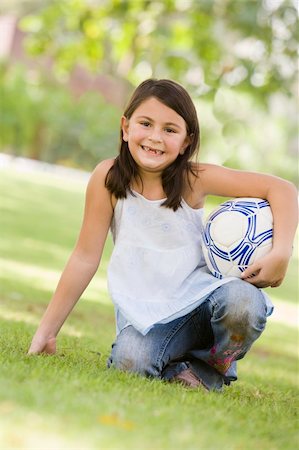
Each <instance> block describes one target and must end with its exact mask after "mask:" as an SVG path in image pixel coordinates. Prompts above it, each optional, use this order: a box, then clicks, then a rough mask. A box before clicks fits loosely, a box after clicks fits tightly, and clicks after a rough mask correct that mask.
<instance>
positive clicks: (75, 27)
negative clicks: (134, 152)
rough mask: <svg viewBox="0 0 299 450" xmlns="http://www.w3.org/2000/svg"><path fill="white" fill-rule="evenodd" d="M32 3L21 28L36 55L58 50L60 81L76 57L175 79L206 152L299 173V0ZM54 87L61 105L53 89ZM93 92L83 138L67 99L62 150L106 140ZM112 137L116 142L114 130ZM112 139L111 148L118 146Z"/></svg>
mask: <svg viewBox="0 0 299 450" xmlns="http://www.w3.org/2000/svg"><path fill="white" fill-rule="evenodd" d="M13 3H15V4H19V2H18V0H13ZM23 3H24V2H22V4H23ZM25 3H26V4H27V10H26V11H27V14H26V15H25V16H23V18H22V19H21V21H20V26H21V28H22V29H23V30H25V31H26V32H27V36H28V38H27V44H26V46H27V49H28V51H29V52H30V53H31V55H36V56H37V57H40V56H44V55H46V56H49V57H51V59H52V61H53V70H54V74H55V76H56V78H57V80H63V81H64V82H65V80H66V79H67V77H68V75H70V74H71V73H72V70H73V69H74V68H75V67H76V66H77V65H80V66H81V67H82V66H83V67H85V68H86V69H87V70H88V71H92V72H93V73H94V74H106V75H109V76H112V77H113V78H114V79H116V80H120V81H123V80H127V81H129V83H130V84H129V85H128V87H127V88H128V91H129V90H130V86H131V87H132V88H133V87H134V86H136V85H137V84H138V83H139V82H141V81H142V80H143V79H145V78H148V77H158V78H163V77H167V78H173V79H176V80H177V81H179V82H181V83H182V84H183V85H184V86H185V87H186V88H187V89H188V91H189V92H190V94H191V95H192V97H193V99H194V101H195V103H196V106H197V109H198V113H199V118H200V122H201V126H202V130H203V131H202V144H203V145H202V148H203V151H202V159H207V160H209V161H211V162H215V163H219V164H227V165H231V166H233V167H239V168H246V169H248V168H250V169H252V170H265V168H266V170H267V171H270V172H273V173H276V174H277V175H281V176H284V177H286V178H289V179H291V180H293V181H295V182H296V181H297V178H298V170H297V159H298V154H297V152H298V148H297V146H298V143H297V141H298V137H297V117H298V103H297V101H298V93H297V91H298V78H297V77H298V71H297V48H298V26H297V25H298V19H297V10H296V9H297V0H250V1H246V0H52V1H49V0H43V1H37V0H27V1H26V2H25ZM30 5H31V6H30ZM22 8H23V9H22V14H24V8H25V6H24V5H23V6H22ZM29 92H30V89H29ZM128 94H129V92H128ZM51 95H52V101H53V102H54V103H55V101H56V100H54V97H55V92H54V91H52V94H51ZM86 98H87V97H86ZM89 100H90V102H91V103H90V107H89V109H90V111H91V110H92V111H93V112H90V114H89V115H88V113H87V112H86V118H87V117H88V121H85V119H84V114H85V113H84V110H85V109H86V111H88V107H87V104H88V101H87V100H86V103H85V104H84V106H83V110H82V109H81V116H80V117H81V119H80V120H81V123H82V121H83V122H84V121H85V122H84V123H85V125H86V126H84V127H83V128H84V132H85V138H84V139H83V138H82V136H81V134H78V130H79V129H80V127H79V128H78V127H77V125H76V121H77V119H76V114H79V113H78V112H76V113H75V112H73V111H72V108H71V107H68V106H66V105H67V102H66V103H65V102H62V106H61V108H65V113H64V118H63V120H61V121H60V122H59V123H64V125H65V126H64V127H62V128H60V133H63V132H64V131H65V132H66V130H68V133H69V134H68V138H67V137H63V136H62V134H59V133H58V131H57V133H58V134H57V136H60V137H59V138H58V137H57V140H58V141H60V143H61V148H59V146H57V152H59V151H62V149H63V148H65V149H66V148H68V149H69V150H68V152H69V157H68V158H69V159H71V147H72V145H73V144H67V143H68V142H69V143H70V142H72V143H73V142H74V141H76V145H77V147H78V148H79V147H80V145H81V144H80V142H82V141H84V143H85V145H84V147H83V150H84V151H86V154H87V155H88V154H89V155H90V151H91V147H92V144H91V142H96V139H99V138H101V139H102V140H103V142H104V141H105V139H104V138H103V135H102V134H101V135H100V134H97V132H98V129H97V128H96V126H95V127H93V125H92V118H94V117H97V116H98V109H97V106H98V105H97V104H95V103H94V102H92V98H91V96H90V97H89ZM24 102H25V99H24ZM50 103H51V102H50V101H49V110H50V111H51V104H50ZM79 106H80V107H82V105H79ZM93 108H94V109H93ZM32 111H34V108H33V109H32ZM32 114H33V113H32ZM66 115H67V116H68V119H67V118H66ZM54 116H55V114H54ZM11 117H12V115H11ZM8 119H9V118H8ZM20 119H21V118H20ZM9 120H12V119H11V118H10V119H9ZM51 120H52V119H51ZM51 120H50V115H49V116H48V117H47V121H46V123H47V124H48V125H49V124H50V123H51V124H52V125H51V127H54V128H53V129H55V130H58V128H59V123H58V121H57V124H56V125H55V126H54V122H55V121H54V122H51ZM67 120H69V123H68V125H66V121H67ZM106 125H107V123H106ZM39 128H40V130H41V129H42V127H39ZM46 128H47V127H46ZM51 129H52V128H51ZM108 129H110V130H111V132H110V133H111V135H114V134H115V133H116V130H117V129H118V124H117V125H116V119H113V120H112V121H111V123H110V124H108V125H107V126H106V130H105V132H106V133H107V132H108V131H107V130H108ZM72 130H73V131H72ZM103 131H104V130H103ZM28 132H29V131H28ZM9 133H11V131H8V134H9ZM113 133H114V134H113ZM76 136H77V140H76ZM54 140H55V139H54V138H52V142H53V141H54ZM108 141H109V142H113V143H114V142H115V140H113V139H112V140H111V139H110V138H109V137H108V138H107V142H108ZM36 142H38V134H37V138H36ZM90 145H91V147H90V149H89V146H90ZM94 145H96V144H94ZM107 145H108V144H107ZM33 146H34V145H33ZM108 147H109V149H110V150H109V151H110V155H111V154H112V155H113V154H115V151H113V150H112V147H111V145H110V146H109V145H108V146H107V149H108ZM47 148H48V147H47ZM49 148H50V147H49ZM78 151H79V150H78ZM66 153H67V152H66ZM108 153H109V152H108ZM105 154H106V153H105ZM86 157H87V158H88V156H86ZM101 157H103V155H101ZM48 158H50V154H48ZM68 158H67V157H62V158H61V160H63V161H64V160H68ZM92 161H95V159H92V157H91V155H90V163H91V162H92Z"/></svg>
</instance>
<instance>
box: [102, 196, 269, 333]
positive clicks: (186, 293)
mask: <svg viewBox="0 0 299 450" xmlns="http://www.w3.org/2000/svg"><path fill="white" fill-rule="evenodd" d="M163 201H164V199H162V200H148V199H146V198H145V197H143V196H142V195H141V194H139V193H137V192H134V196H133V195H132V194H130V193H129V192H128V193H127V198H126V199H120V200H118V201H117V203H116V206H115V211H114V217H113V221H112V225H111V232H112V236H113V241H114V249H113V252H112V255H111V259H110V262H109V266H108V273H107V275H108V290H109V292H110V296H111V298H112V301H113V303H114V305H115V312H116V323H117V333H118V332H120V331H121V329H122V328H124V327H125V326H127V325H129V324H131V325H133V326H134V328H136V329H137V330H138V331H140V332H141V333H142V334H144V335H145V334H146V333H147V332H148V331H149V330H150V329H151V328H152V327H153V326H154V325H155V324H157V323H167V322H170V321H171V320H174V319H176V318H178V317H182V316H183V315H185V314H188V313H189V312H191V311H192V310H193V309H195V308H196V307H197V306H199V305H200V304H201V303H202V302H203V301H204V300H205V299H206V298H207V296H208V295H209V294H210V293H211V292H212V291H214V290H215V289H216V288H218V287H219V286H221V285H223V284H225V283H228V282H229V281H232V280H234V279H235V278H234V277H228V278H224V279H222V280H218V279H216V278H215V277H214V276H213V275H211V274H210V272H209V270H208V268H207V266H206V264H205V261H204V258H203V254H202V250H201V233H202V227H203V222H202V219H203V209H193V208H191V207H190V206H189V205H188V204H187V203H186V202H185V201H184V200H183V201H182V207H181V208H179V209H178V210H177V211H173V210H172V209H170V208H165V207H163V206H161V204H162V203H163ZM271 306H272V304H270V309H271ZM272 309H273V308H272ZM271 312H272V310H271ZM271 312H270V313H271Z"/></svg>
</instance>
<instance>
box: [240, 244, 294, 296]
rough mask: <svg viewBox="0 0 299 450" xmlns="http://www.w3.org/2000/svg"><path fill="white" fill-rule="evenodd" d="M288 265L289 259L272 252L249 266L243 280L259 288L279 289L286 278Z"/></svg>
mask: <svg viewBox="0 0 299 450" xmlns="http://www.w3.org/2000/svg"><path fill="white" fill-rule="evenodd" d="M288 263H289V258H288V257H285V256H284V255H282V254H281V253H280V252H275V251H274V250H272V251H271V252H270V253H268V254H267V255H266V256H264V257H263V258H261V259H259V260H258V261H256V262H255V263H254V264H252V265H251V266H249V267H248V268H247V269H246V270H245V271H244V272H243V274H242V279H243V280H245V281H247V282H248V283H251V284H254V285H255V286H257V287H259V288H266V287H269V286H271V287H278V286H280V285H281V283H282V281H283V279H284V277H285V274H286V271H287V267H288Z"/></svg>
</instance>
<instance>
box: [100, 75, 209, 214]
mask: <svg viewBox="0 0 299 450" xmlns="http://www.w3.org/2000/svg"><path fill="white" fill-rule="evenodd" d="M150 97H154V98H156V99H157V100H159V101H160V102H162V103H164V105H166V106H168V107H169V108H171V109H173V110H174V111H175V112H176V113H177V114H179V115H180V116H181V117H182V118H183V119H184V120H185V122H186V128H187V135H188V136H189V139H190V144H189V145H188V147H187V148H186V149H185V152H184V154H183V155H181V154H179V155H178V157H177V158H176V160H175V161H173V163H171V164H170V165H169V166H168V167H167V168H166V169H164V171H163V173H162V186H163V190H164V192H165V194H166V197H167V198H166V200H165V201H164V203H163V206H165V207H167V208H172V209H173V210H174V211H176V210H177V209H178V208H179V207H180V206H181V201H182V195H183V190H184V187H185V183H186V180H188V182H189V179H190V178H189V177H190V175H191V173H192V174H193V175H195V176H196V173H195V171H194V170H193V169H192V162H191V158H192V157H193V156H194V155H195V154H196V153H197V152H198V149H199V139H200V131H199V123H198V118H197V113H196V109H195V106H194V104H193V102H192V100H191V97H190V96H189V94H188V93H187V91H186V90H185V89H184V88H183V87H182V86H181V85H179V84H178V83H176V82H175V81H172V80H156V79H148V80H145V81H143V83H141V84H140V85H139V86H138V87H137V88H136V90H135V91H134V93H133V95H132V97H131V99H130V101H129V103H128V106H127V108H126V110H125V112H124V116H125V117H126V118H127V119H128V120H129V119H130V118H131V116H132V114H133V113H134V111H135V110H136V109H137V108H138V107H139V105H140V104H141V103H142V102H144V101H145V100H147V99H148V98H150ZM138 178H140V176H139V172H138V166H137V164H136V163H135V161H134V159H133V158H132V156H131V153H130V151H129V147H128V143H127V142H125V141H124V140H123V135H122V130H120V146H119V155H118V156H117V157H116V159H115V162H114V164H113V166H112V167H111V168H110V170H109V171H108V173H107V176H106V180H105V185H106V187H107V189H108V190H109V191H110V192H111V193H112V194H114V196H115V197H116V198H126V196H127V191H130V192H131V193H132V191H131V187H130V185H131V183H132V181H133V180H134V179H135V180H136V179H138ZM141 182H142V180H141ZM189 184H190V182H189ZM133 195H134V194H133Z"/></svg>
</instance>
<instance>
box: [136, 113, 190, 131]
mask: <svg viewBox="0 0 299 450" xmlns="http://www.w3.org/2000/svg"><path fill="white" fill-rule="evenodd" d="M137 119H146V120H149V121H150V122H153V119H152V118H151V117H148V116H137ZM164 125H165V126H168V127H169V126H171V127H176V128H179V129H181V128H182V127H181V126H180V125H178V124H177V123H174V122H166V123H165V124H164Z"/></svg>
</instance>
